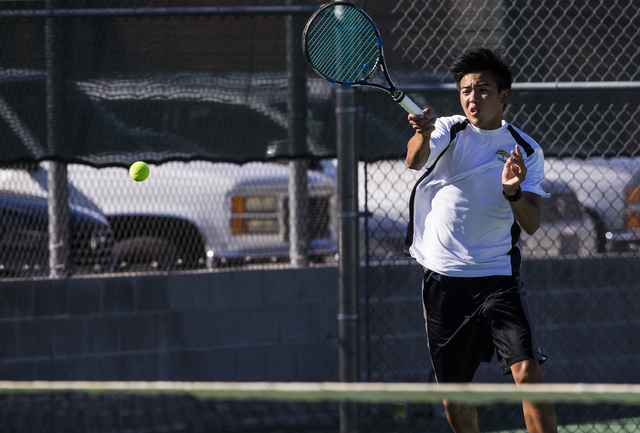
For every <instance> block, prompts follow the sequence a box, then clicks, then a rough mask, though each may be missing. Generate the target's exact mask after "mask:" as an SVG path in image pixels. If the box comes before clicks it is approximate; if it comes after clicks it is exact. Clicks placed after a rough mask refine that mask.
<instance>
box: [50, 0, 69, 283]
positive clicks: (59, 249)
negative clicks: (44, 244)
mask: <svg viewBox="0 0 640 433" xmlns="http://www.w3.org/2000/svg"><path fill="white" fill-rule="evenodd" d="M55 2H56V0H47V2H46V7H47V8H48V9H54V8H55V6H56V5H55ZM56 20H57V19H56V18H47V19H46V20H45V23H44V25H45V32H44V38H45V62H46V123H47V148H48V150H49V152H50V153H53V152H55V151H56V150H58V149H60V146H61V140H60V136H61V121H60V119H61V113H62V107H61V101H62V96H63V86H64V76H63V72H62V60H61V58H60V53H59V51H58V50H59V48H60V43H59V39H60V24H59V23H58V22H56ZM47 183H48V188H49V269H50V270H49V275H50V277H51V278H63V277H66V276H67V275H68V271H69V269H68V268H69V266H68V261H69V185H68V181H67V166H66V164H64V163H61V162H56V161H51V162H50V163H49V172H48V177H47Z"/></svg>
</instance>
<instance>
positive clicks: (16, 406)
mask: <svg viewBox="0 0 640 433" xmlns="http://www.w3.org/2000/svg"><path fill="white" fill-rule="evenodd" d="M443 398H446V399H450V400H454V401H458V402H461V403H468V404H473V405H476V406H477V408H478V414H479V423H480V426H481V431H492V432H501V433H502V432H504V433H506V432H514V433H520V432H526V430H525V426H524V420H523V416H522V411H521V408H520V402H521V400H522V399H526V400H529V401H536V402H550V403H554V405H555V406H556V411H557V413H558V423H559V431H561V432H640V385H604V384H571V385H570V384H546V385H531V386H524V387H520V388H516V387H515V386H513V385H506V384H471V385H453V384H450V385H449V384H445V385H440V386H438V385H435V384H409V383H402V384H401V383H249V382H240V383H238V382H235V383H221V382H206V383H204V382H203V383H194V382H189V383H185V382H0V414H1V416H0V431H7V432H338V431H340V422H341V420H340V417H341V416H340V413H341V411H340V409H341V405H343V404H345V403H346V404H350V405H354V407H356V408H357V410H356V411H355V413H357V422H356V425H357V427H356V428H357V431H360V432H440V431H442V432H450V431H451V430H450V429H449V427H448V424H447V422H446V419H445V418H444V413H443V411H442V407H441V404H440V401H441V400H442V399H443Z"/></svg>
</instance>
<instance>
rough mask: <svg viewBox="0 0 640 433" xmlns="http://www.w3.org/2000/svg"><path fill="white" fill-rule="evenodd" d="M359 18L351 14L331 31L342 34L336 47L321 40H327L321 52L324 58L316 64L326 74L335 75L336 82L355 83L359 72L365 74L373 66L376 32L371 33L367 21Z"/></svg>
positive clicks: (330, 42)
mask: <svg viewBox="0 0 640 433" xmlns="http://www.w3.org/2000/svg"><path fill="white" fill-rule="evenodd" d="M358 18H360V17H358V16H351V17H350V19H348V20H344V19H342V20H341V22H340V23H339V26H340V28H339V29H334V30H332V32H333V33H334V34H338V35H340V36H342V37H341V40H340V41H338V46H337V47H336V44H335V42H334V41H327V40H326V39H325V40H324V42H328V43H327V44H326V46H325V49H324V50H323V51H322V53H321V55H322V56H324V57H323V60H324V61H322V60H321V61H320V62H319V64H318V67H319V68H321V69H322V70H324V71H325V73H326V75H331V76H334V77H335V78H338V79H339V81H350V82H354V81H356V79H357V78H358V77H359V76H360V75H362V76H363V77H364V76H366V75H368V73H369V72H370V70H371V69H372V66H373V65H372V64H371V63H372V61H375V60H376V59H377V52H378V49H377V44H376V40H375V34H373V32H371V28H370V24H369V23H368V22H366V21H365V22H362V20H358ZM358 21H360V22H358ZM367 30H369V32H367ZM367 33H371V34H368V35H367ZM332 42H333V43H332ZM336 48H338V49H336ZM373 64H374V65H375V63H373Z"/></svg>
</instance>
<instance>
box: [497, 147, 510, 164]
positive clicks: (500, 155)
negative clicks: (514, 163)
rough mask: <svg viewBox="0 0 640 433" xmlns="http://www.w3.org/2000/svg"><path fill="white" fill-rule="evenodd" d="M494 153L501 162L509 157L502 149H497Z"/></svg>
mask: <svg viewBox="0 0 640 433" xmlns="http://www.w3.org/2000/svg"><path fill="white" fill-rule="evenodd" d="M496 155H498V161H502V162H507V159H509V157H510V156H509V154H508V153H507V152H505V151H504V150H499V151H497V152H496Z"/></svg>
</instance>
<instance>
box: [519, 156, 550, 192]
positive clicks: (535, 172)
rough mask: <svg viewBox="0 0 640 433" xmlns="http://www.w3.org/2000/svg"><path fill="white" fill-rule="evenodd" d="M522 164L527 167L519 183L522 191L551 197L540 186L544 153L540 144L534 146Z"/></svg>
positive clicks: (542, 176)
mask: <svg viewBox="0 0 640 433" xmlns="http://www.w3.org/2000/svg"><path fill="white" fill-rule="evenodd" d="M524 164H525V166H526V167H527V177H526V178H525V180H524V182H522V184H521V185H520V188H522V191H528V192H532V193H535V194H538V195H539V196H541V197H542V198H549V197H551V194H549V193H548V192H545V191H544V190H543V189H542V186H541V184H542V181H544V153H543V152H542V149H541V148H540V146H538V145H536V146H535V147H534V152H533V153H532V154H531V155H530V156H528V157H527V158H526V159H525V160H524Z"/></svg>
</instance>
